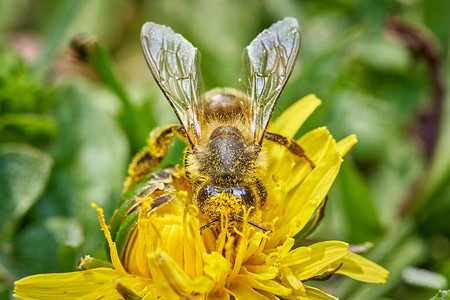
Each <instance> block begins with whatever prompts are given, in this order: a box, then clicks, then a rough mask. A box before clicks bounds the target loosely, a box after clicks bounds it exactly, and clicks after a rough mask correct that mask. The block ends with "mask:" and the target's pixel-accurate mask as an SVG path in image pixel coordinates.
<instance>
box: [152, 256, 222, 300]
mask: <svg viewBox="0 0 450 300" xmlns="http://www.w3.org/2000/svg"><path fill="white" fill-rule="evenodd" d="M148 260H149V265H150V271H151V273H152V278H153V280H154V282H155V284H156V288H157V290H158V292H159V295H161V297H162V298H163V299H178V298H180V297H182V296H185V295H191V294H206V293H208V292H209V291H211V289H212V288H213V286H214V282H213V281H212V280H211V279H209V278H207V277H205V276H202V277H200V278H196V279H191V278H189V276H187V275H186V273H185V272H184V271H183V270H182V269H181V268H180V267H179V265H178V264H177V263H176V262H175V261H174V260H173V259H172V258H171V257H170V256H169V255H167V254H166V253H164V252H163V251H161V250H159V249H157V250H156V251H155V252H153V253H151V254H149V256H148Z"/></svg>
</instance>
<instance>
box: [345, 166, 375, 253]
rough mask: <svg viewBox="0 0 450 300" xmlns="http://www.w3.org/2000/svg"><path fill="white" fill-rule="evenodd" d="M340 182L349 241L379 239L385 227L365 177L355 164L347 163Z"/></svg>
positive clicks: (358, 241) (355, 242)
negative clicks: (382, 224)
mask: <svg viewBox="0 0 450 300" xmlns="http://www.w3.org/2000/svg"><path fill="white" fill-rule="evenodd" d="M338 183H339V186H340V191H341V193H342V197H341V199H342V205H343V209H344V214H345V216H346V220H347V229H348V242H350V243H354V244H360V243H364V242H367V241H371V242H373V241H376V240H378V239H379V238H380V236H381V234H382V232H383V228H382V226H381V223H380V220H379V218H378V213H377V211H376V209H375V207H374V205H373V200H372V198H371V197H370V192H369V188H368V186H367V184H366V183H365V181H364V179H363V178H362V177H361V175H360V174H359V173H358V171H357V170H356V169H355V167H354V166H353V165H351V164H349V163H345V164H343V166H342V168H341V171H340V175H339V177H338Z"/></svg>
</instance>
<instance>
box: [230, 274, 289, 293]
mask: <svg viewBox="0 0 450 300" xmlns="http://www.w3.org/2000/svg"><path fill="white" fill-rule="evenodd" d="M233 282H240V283H242V284H244V285H247V286H250V287H252V288H254V289H257V290H262V291H266V292H269V293H272V294H274V295H279V296H288V295H290V294H291V292H292V289H290V288H287V287H285V286H284V285H281V284H279V283H278V282H276V281H274V280H256V279H254V278H252V277H250V276H246V275H240V274H239V275H237V276H236V278H235V280H233Z"/></svg>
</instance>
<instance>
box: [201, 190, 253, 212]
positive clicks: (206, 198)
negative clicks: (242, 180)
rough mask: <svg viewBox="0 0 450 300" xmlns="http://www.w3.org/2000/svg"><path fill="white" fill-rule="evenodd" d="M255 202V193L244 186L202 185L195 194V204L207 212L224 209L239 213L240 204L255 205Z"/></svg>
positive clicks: (240, 209)
mask: <svg viewBox="0 0 450 300" xmlns="http://www.w3.org/2000/svg"><path fill="white" fill-rule="evenodd" d="M256 203H257V200H256V198H255V193H254V192H253V191H252V189H251V188H249V187H246V186H235V187H221V186H216V185H204V186H203V187H202V188H200V190H199V192H198V194H197V204H198V206H199V207H200V209H201V210H202V211H203V212H206V213H207V214H211V212H220V211H224V210H225V211H228V212H233V213H237V214H240V213H241V211H242V205H245V206H246V207H252V206H253V207H255V206H256Z"/></svg>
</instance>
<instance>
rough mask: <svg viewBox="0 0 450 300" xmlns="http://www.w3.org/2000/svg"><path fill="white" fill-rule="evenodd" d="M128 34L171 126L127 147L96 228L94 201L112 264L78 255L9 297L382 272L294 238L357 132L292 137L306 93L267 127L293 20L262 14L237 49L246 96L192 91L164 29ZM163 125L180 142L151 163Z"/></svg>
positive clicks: (259, 289) (288, 62)
mask: <svg viewBox="0 0 450 300" xmlns="http://www.w3.org/2000/svg"><path fill="white" fill-rule="evenodd" d="M141 40H142V45H143V50H144V54H145V57H146V59H147V63H148V65H149V67H150V70H151V71H152V74H153V76H154V77H155V79H156V81H157V83H158V85H159V86H160V88H161V89H162V91H163V92H164V94H165V96H166V97H167V99H168V100H169V103H170V104H171V105H172V108H173V109H174V111H175V112H176V114H177V116H178V119H179V120H180V125H170V126H168V127H165V128H162V129H157V130H155V131H153V132H152V133H151V135H150V138H149V142H148V147H146V148H145V149H144V150H142V151H141V152H140V153H138V154H137V155H136V156H135V157H134V159H133V161H132V163H131V164H130V168H129V177H128V178H127V181H126V182H125V186H124V192H125V197H124V198H123V201H122V203H121V205H120V206H119V208H118V209H117V211H116V212H115V214H114V215H113V217H112V219H111V222H110V224H109V226H108V225H106V222H105V220H104V217H103V211H102V210H101V209H100V208H98V207H97V206H95V205H94V207H95V208H96V210H97V212H98V214H99V218H100V222H101V227H102V229H103V231H104V232H105V236H106V239H107V241H108V245H109V249H110V257H111V262H112V264H111V263H110V262H106V261H101V260H98V259H93V258H91V257H90V256H87V257H85V258H84V259H83V260H82V261H81V262H80V268H82V269H83V270H82V271H79V272H71V273H65V274H42V275H35V276H31V277H27V278H24V279H21V280H19V281H17V282H16V289H15V296H16V297H18V298H20V299H52V297H53V299H98V298H102V299H160V298H162V299H230V298H232V299H279V298H284V299H335V298H334V297H333V296H331V295H328V294H326V293H325V292H323V291H321V290H319V289H317V288H315V287H312V286H311V285H310V282H311V281H312V280H315V279H324V278H328V277H330V276H332V275H333V274H342V275H346V276H349V277H352V278H354V279H356V280H360V281H364V282H372V283H384V282H385V279H386V277H387V275H388V272H387V271H386V270H385V269H383V268H382V267H380V266H378V265H377V264H375V263H373V262H371V261H369V260H367V259H365V258H363V257H362V256H360V255H358V254H356V253H351V252H350V251H349V245H348V244H347V243H345V242H340V241H325V242H319V243H315V244H312V245H309V246H299V244H300V243H299V240H301V239H302V238H304V237H306V236H308V234H309V233H311V232H312V231H313V230H314V229H315V227H316V226H317V224H318V223H319V221H320V219H321V218H322V216H323V209H324V206H325V202H326V198H327V194H328V190H329V189H330V187H331V185H332V183H333V181H334V179H335V178H336V176H337V174H338V172H339V168H340V165H341V163H342V157H343V156H344V155H345V154H346V153H347V152H348V151H349V150H350V149H351V148H352V147H353V146H354V144H355V143H356V137H355V136H354V135H351V136H349V137H347V138H345V139H343V140H341V141H339V142H336V141H335V140H334V139H333V138H332V136H331V135H330V134H329V132H328V130H327V129H326V128H324V127H321V128H317V129H315V130H313V131H311V132H309V133H306V134H305V135H304V136H302V137H301V138H300V139H299V140H297V141H296V140H294V138H293V137H294V135H295V133H296V132H297V131H298V129H299V128H300V126H301V125H302V123H303V122H304V121H305V120H306V119H307V118H308V116H309V115H310V114H311V113H312V112H313V111H314V109H315V108H316V107H317V106H318V105H319V104H320V100H319V99H317V97H315V96H314V95H309V96H306V97H304V98H303V99H301V100H299V101H298V102H297V103H295V104H294V105H292V106H291V107H290V108H289V109H287V110H286V111H285V112H284V113H283V114H282V115H281V116H280V117H278V118H277V119H276V120H275V121H274V122H273V123H272V124H269V121H270V117H271V114H272V111H273V108H274V106H275V104H276V102H277V100H278V97H279V95H280V93H281V91H282V89H283V87H284V85H285V84H286V82H287V80H288V78H289V75H290V73H291V71H292V69H293V67H294V63H295V60H296V57H297V54H298V51H299V47H300V31H299V29H298V25H297V21H296V20H295V19H293V18H286V19H284V20H283V21H281V22H278V23H275V24H274V25H272V26H271V27H270V28H269V29H267V30H265V31H263V32H262V33H261V34H260V35H258V36H257V37H256V39H255V40H254V41H252V42H251V43H250V45H249V46H248V47H247V48H246V49H245V51H244V66H245V67H244V69H246V70H247V71H246V73H245V74H247V75H246V78H245V80H246V82H247V94H246V95H245V94H242V93H239V92H237V91H235V90H231V89H219V90H214V91H212V92H209V93H207V94H205V96H199V82H200V81H199V80H200V75H199V70H198V61H199V57H198V52H197V49H196V48H194V47H193V46H192V45H191V44H190V43H189V42H188V41H186V40H185V39H184V38H183V37H181V36H180V35H178V34H176V33H174V32H173V31H172V30H171V29H170V28H168V27H166V26H162V25H157V24H154V23H146V24H145V25H144V26H143V29H142V36H141ZM268 126H269V129H270V131H268V130H267V128H268ZM271 132H276V133H271ZM176 133H178V134H179V135H180V136H181V137H182V138H184V139H185V140H186V142H187V144H188V148H187V150H186V154H185V164H184V167H174V168H167V169H163V170H160V171H153V172H152V169H153V168H155V167H156V166H158V164H159V163H160V161H161V160H162V158H163V157H164V156H165V155H166V154H167V151H168V148H169V145H170V141H171V139H172V137H173V136H174V135H175V134H176ZM264 139H268V140H270V141H273V142H275V143H264V144H263V141H264ZM279 145H282V146H284V147H280V146H279Z"/></svg>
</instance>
